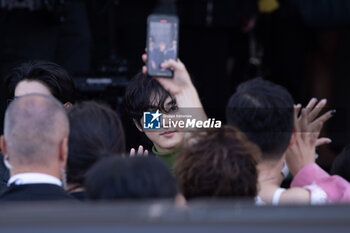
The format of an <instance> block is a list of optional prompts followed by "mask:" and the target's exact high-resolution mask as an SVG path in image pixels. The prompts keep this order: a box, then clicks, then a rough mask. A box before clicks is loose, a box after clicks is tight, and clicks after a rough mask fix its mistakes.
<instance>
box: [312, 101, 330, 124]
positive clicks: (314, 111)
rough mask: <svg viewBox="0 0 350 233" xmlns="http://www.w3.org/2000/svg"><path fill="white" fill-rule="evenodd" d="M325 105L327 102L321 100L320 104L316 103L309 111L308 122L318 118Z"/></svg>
mask: <svg viewBox="0 0 350 233" xmlns="http://www.w3.org/2000/svg"><path fill="white" fill-rule="evenodd" d="M326 104H327V100H326V99H323V100H321V101H320V102H318V104H317V105H316V107H314V108H313V109H312V110H311V111H310V114H309V116H308V121H309V122H312V121H313V120H314V119H315V118H316V117H317V116H318V114H319V113H320V112H321V111H322V109H323V108H324V107H325V106H326Z"/></svg>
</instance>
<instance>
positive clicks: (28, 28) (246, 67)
mask: <svg viewBox="0 0 350 233" xmlns="http://www.w3.org/2000/svg"><path fill="white" fill-rule="evenodd" d="M65 2H66V4H65V7H64V8H63V10H61V11H58V12H55V14H47V13H40V14H39V13H33V12H28V11H26V10H13V11H11V12H8V11H5V10H1V11H0V76H1V77H2V78H1V80H3V77H4V75H6V73H7V72H9V70H10V69H11V68H12V67H14V66H16V65H18V64H19V63H22V62H25V61H28V60H30V59H43V60H50V61H54V62H56V63H58V64H60V65H62V66H63V67H65V68H66V69H67V70H68V71H70V72H71V73H72V74H73V76H74V77H75V82H76V84H77V88H78V90H79V95H78V96H79V97H78V99H79V100H84V99H95V100H100V101H104V102H107V103H108V104H110V105H111V106H112V107H113V108H114V109H116V110H117V111H118V112H120V113H121V115H122V118H123V121H124V123H125V131H126V135H127V139H128V140H127V142H128V145H127V146H128V148H130V147H136V146H138V144H143V145H149V144H148V142H147V140H146V139H145V138H144V136H143V135H142V134H140V133H138V132H137V130H136V128H135V127H134V126H133V125H132V122H131V121H130V120H129V119H127V117H125V115H124V114H123V111H122V106H121V105H120V103H121V101H122V96H123V92H124V87H125V85H126V84H127V81H128V80H129V79H130V78H132V76H133V75H135V74H136V73H137V72H139V71H140V69H141V66H142V62H141V54H142V53H143V52H144V49H145V45H146V19H147V16H148V15H149V14H151V13H164V14H165V13H167V14H177V15H178V16H179V18H180V39H179V57H180V58H181V60H182V61H183V62H184V63H185V65H186V66H187V69H188V70H189V72H190V74H191V76H192V78H193V81H194V83H195V85H196V87H197V89H198V92H199V95H200V97H201V100H202V102H203V105H204V107H205V110H206V111H207V113H208V116H210V117H212V118H216V119H220V120H223V121H225V105H226V103H227V100H228V98H229V96H230V95H232V93H233V92H234V90H235V88H236V86H237V84H239V83H241V82H242V81H245V80H248V79H250V78H254V77H263V78H265V79H269V80H272V81H274V82H276V83H279V84H282V85H284V86H285V87H286V88H287V89H288V90H289V91H290V92H291V93H292V95H293V97H294V99H295V101H296V102H298V103H302V104H304V105H305V104H307V102H308V100H309V99H310V98H311V97H313V96H315V97H317V98H318V99H322V98H327V99H328V100H329V103H328V106H329V108H331V109H333V108H335V109H336V110H337V114H336V116H335V117H334V119H332V120H330V122H329V123H327V126H326V127H325V132H324V133H325V134H326V135H328V136H330V137H331V138H332V139H333V143H332V145H331V146H328V147H323V148H320V151H319V153H320V159H319V160H318V162H319V163H320V164H321V165H322V166H323V167H325V168H327V167H328V166H329V164H330V162H331V161H332V159H333V158H334V156H335V155H336V154H337V153H338V152H339V150H340V149H341V148H342V147H343V146H344V145H346V144H347V143H348V138H349V135H348V128H349V127H348V124H349V123H347V122H349V121H348V119H349V101H348V99H349V97H350V96H349V94H348V93H349V92H348V87H349V83H350V82H349V76H350V72H349V67H350V64H349V63H350V59H349V56H350V55H349V51H350V46H349V42H348V41H350V40H349V39H350V31H349V23H350V1H347V0H279V1H278V2H279V8H278V9H277V10H275V11H273V12H269V13H266V12H261V11H259V7H258V1H256V0H231V1H221V0H214V1H213V0H178V1H172V0H163V1H158V0H147V1H144V0H67V1H65ZM62 12H63V13H62ZM56 13H57V14H56ZM61 13H62V14H61ZM61 15H62V16H64V19H65V20H64V22H60V16H61ZM87 78H92V79H93V80H95V81H96V80H97V81H98V80H102V79H103V78H107V79H108V80H112V82H111V83H109V84H106V83H98V82H95V83H94V84H91V83H90V84H89V83H87V82H86V79H87ZM1 88H3V85H1ZM1 93H3V90H1ZM1 102H2V111H4V110H5V108H6V99H5V97H4V96H2V100H1ZM146 147H147V146H146Z"/></svg>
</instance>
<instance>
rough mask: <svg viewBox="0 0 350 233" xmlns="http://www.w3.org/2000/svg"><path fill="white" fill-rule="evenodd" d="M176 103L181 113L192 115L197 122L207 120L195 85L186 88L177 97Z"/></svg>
mask: <svg viewBox="0 0 350 233" xmlns="http://www.w3.org/2000/svg"><path fill="white" fill-rule="evenodd" d="M175 99H176V103H177V106H178V107H179V109H181V111H183V112H184V113H185V112H188V113H191V114H192V115H194V116H193V117H195V118H196V119H197V120H203V121H205V120H207V119H208V117H207V115H206V113H205V111H204V108H203V105H202V103H201V101H200V99H199V95H198V92H197V90H196V88H195V87H194V86H193V85H190V86H188V87H186V88H184V89H183V90H182V91H181V92H179V93H178V94H177V95H175Z"/></svg>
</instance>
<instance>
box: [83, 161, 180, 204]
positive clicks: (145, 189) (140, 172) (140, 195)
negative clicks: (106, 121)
mask: <svg viewBox="0 0 350 233" xmlns="http://www.w3.org/2000/svg"><path fill="white" fill-rule="evenodd" d="M85 188H86V195H87V197H88V198H89V199H91V200H123V199H155V198H175V196H176V194H177V187H176V181H175V178H174V177H173V176H172V174H171V173H170V171H169V169H168V168H167V166H166V165H165V164H164V163H163V162H162V161H160V160H159V159H158V158H156V157H154V156H147V157H126V158H121V157H118V156H110V157H109V158H105V159H103V160H101V161H99V162H98V163H97V164H96V165H94V166H93V167H92V168H91V170H90V171H89V172H88V174H87V177H86V180H85Z"/></svg>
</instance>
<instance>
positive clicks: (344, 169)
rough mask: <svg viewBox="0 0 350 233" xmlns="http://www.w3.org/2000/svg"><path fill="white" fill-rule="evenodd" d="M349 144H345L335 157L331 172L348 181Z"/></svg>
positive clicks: (349, 174)
mask: <svg viewBox="0 0 350 233" xmlns="http://www.w3.org/2000/svg"><path fill="white" fill-rule="evenodd" d="M349 167H350V145H347V146H346V147H345V148H344V149H343V150H342V152H341V153H340V154H339V155H338V156H337V157H336V158H335V160H334V162H333V164H332V168H331V172H330V173H331V174H332V175H338V176H341V177H343V178H344V179H346V180H347V181H349V182H350V169H349Z"/></svg>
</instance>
